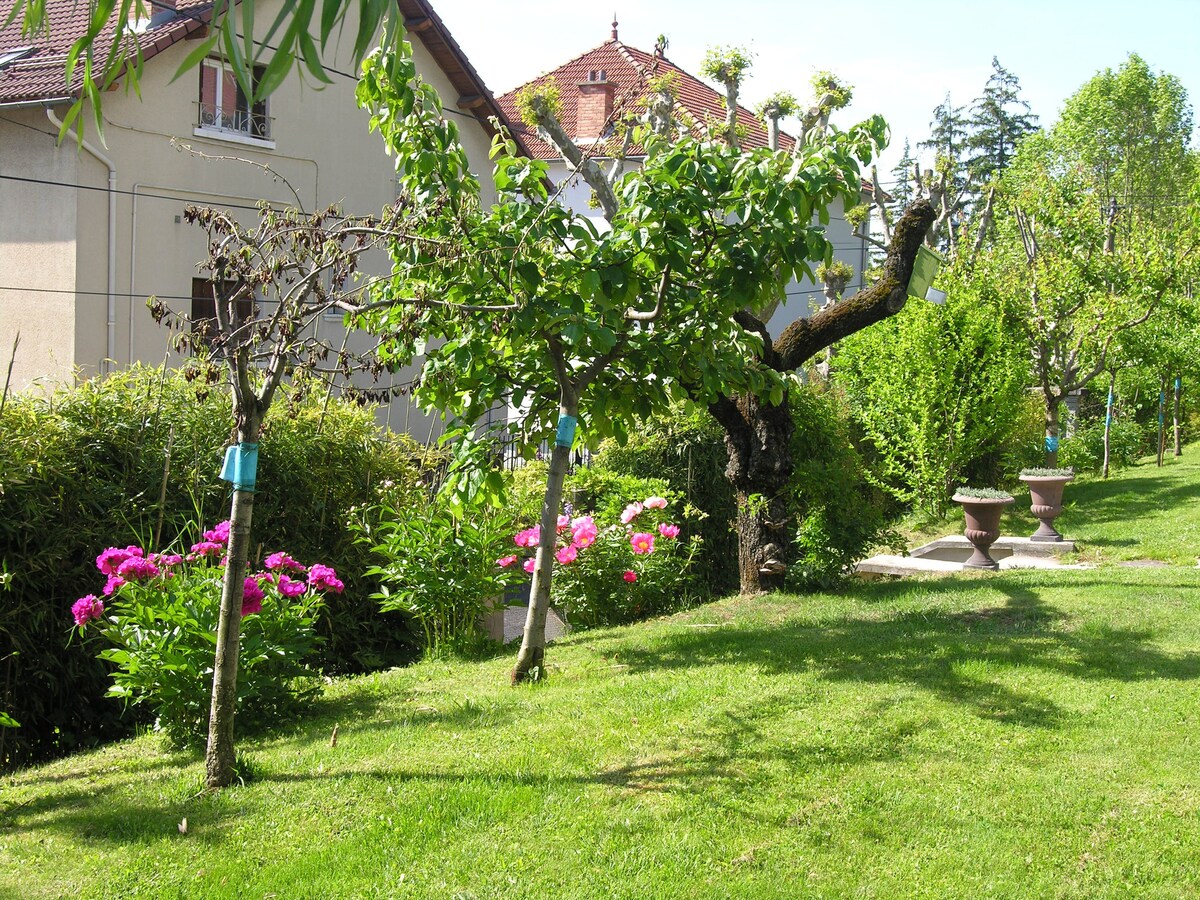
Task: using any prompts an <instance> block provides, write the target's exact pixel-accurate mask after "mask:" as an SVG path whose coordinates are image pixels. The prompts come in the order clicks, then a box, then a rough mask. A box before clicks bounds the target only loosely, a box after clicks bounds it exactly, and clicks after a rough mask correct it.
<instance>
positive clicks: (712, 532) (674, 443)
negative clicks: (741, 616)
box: [588, 408, 738, 595]
mask: <svg viewBox="0 0 1200 900" xmlns="http://www.w3.org/2000/svg"><path fill="white" fill-rule="evenodd" d="M727 461H728V454H727V452H726V450H725V435H724V432H723V431H722V430H721V426H720V425H718V424H717V423H716V421H715V420H714V419H713V417H712V416H710V415H709V414H708V412H707V411H706V410H691V411H689V410H686V409H684V408H680V409H679V410H678V411H677V412H676V413H675V414H673V415H670V416H662V417H660V418H657V419H654V420H653V421H650V422H646V423H645V424H644V425H642V426H641V427H640V428H639V429H638V430H637V431H636V432H635V433H633V434H631V435H630V436H629V441H628V443H626V444H625V446H623V447H622V446H619V445H618V444H617V443H616V442H615V441H605V442H604V443H603V444H602V445H601V446H600V450H599V452H598V453H597V454H596V455H595V456H594V457H593V461H592V465H591V467H590V469H589V470H588V471H589V472H590V473H592V476H591V477H601V473H613V474H623V475H631V476H634V477H637V478H643V479H659V482H658V483H659V484H662V485H663V487H661V488H655V487H654V486H653V483H647V485H646V487H645V488H643V489H641V490H645V491H646V492H647V493H658V494H662V495H664V496H666V495H667V492H668V491H669V492H671V494H673V495H674V496H676V497H678V498H679V499H680V500H681V501H682V502H683V503H684V504H686V505H687V506H690V507H691V508H693V509H695V510H696V511H697V513H698V514H697V515H694V516H685V517H683V521H682V522H680V526H681V528H682V529H683V531H682V535H683V539H684V540H685V541H690V540H691V539H692V538H699V548H698V550H697V552H696V558H695V560H694V562H693V564H692V572H693V574H694V575H695V578H696V581H697V583H698V585H699V586H700V588H701V589H702V590H704V591H706V592H711V593H712V594H713V595H721V594H727V593H729V592H731V591H736V590H737V589H738V565H737V558H738V557H737V547H738V544H737V532H736V531H735V529H734V521H735V519H736V517H737V502H736V500H735V499H734V494H733V488H732V487H731V486H730V484H729V480H728V479H727V478H726V477H725V464H726V462H727ZM641 490H639V489H637V488H634V487H633V486H627V487H625V488H622V489H620V490H614V491H613V492H612V496H613V501H612V502H613V504H614V505H615V506H619V507H623V506H624V504H625V503H626V502H628V501H627V500H626V499H625V498H628V497H636V496H638V495H639V494H640V493H641ZM598 511H599V510H598ZM618 511H619V508H618Z"/></svg>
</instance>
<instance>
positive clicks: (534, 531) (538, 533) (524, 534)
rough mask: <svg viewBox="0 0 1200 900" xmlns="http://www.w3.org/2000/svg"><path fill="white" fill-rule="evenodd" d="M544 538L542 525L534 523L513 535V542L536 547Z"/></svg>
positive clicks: (519, 545) (520, 545)
mask: <svg viewBox="0 0 1200 900" xmlns="http://www.w3.org/2000/svg"><path fill="white" fill-rule="evenodd" d="M541 539H542V526H540V525H534V526H533V527H532V528H526V529H525V530H524V531H518V532H517V533H516V534H515V535H513V543H514V544H516V545H517V546H518V547H536V546H537V545H538V541H540V540H541Z"/></svg>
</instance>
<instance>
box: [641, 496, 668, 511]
mask: <svg viewBox="0 0 1200 900" xmlns="http://www.w3.org/2000/svg"><path fill="white" fill-rule="evenodd" d="M645 506H646V509H666V508H667V498H666V497H647V498H646V503H645Z"/></svg>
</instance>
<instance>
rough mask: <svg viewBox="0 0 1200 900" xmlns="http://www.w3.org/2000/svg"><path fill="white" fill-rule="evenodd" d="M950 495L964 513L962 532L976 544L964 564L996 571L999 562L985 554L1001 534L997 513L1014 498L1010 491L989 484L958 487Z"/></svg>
mask: <svg viewBox="0 0 1200 900" xmlns="http://www.w3.org/2000/svg"><path fill="white" fill-rule="evenodd" d="M952 499H953V500H954V502H955V503H960V504H962V508H963V514H964V516H965V517H966V528H965V529H964V531H963V533H964V534H965V535H966V538H967V540H968V541H970V542H971V546H973V547H974V548H975V552H974V553H972V554H971V557H970V559H968V560H967V561H966V562H965V563H963V568H964V569H988V570H991V571H993V572H994V571H996V570H997V569H999V568H1000V564H999V563H998V562H996V561H995V560H994V559H992V557H991V556H990V555H989V554H988V548H989V547H991V546H992V544H994V543H995V542H996V538H998V537H1000V514H1001V513H1002V512H1004V508H1005V507H1006V506H1008V505H1009V504H1010V503H1012V502H1013V498H1012V495H1011V494H1007V493H1005V492H1004V491H997V490H993V489H991V488H959V489H958V492H957V493H956V494H955V495H954V497H953V498H952Z"/></svg>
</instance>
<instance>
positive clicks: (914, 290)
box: [908, 246, 943, 300]
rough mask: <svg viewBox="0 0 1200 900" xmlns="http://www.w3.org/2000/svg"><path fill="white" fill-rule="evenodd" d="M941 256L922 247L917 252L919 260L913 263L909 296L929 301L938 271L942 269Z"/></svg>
mask: <svg viewBox="0 0 1200 900" xmlns="http://www.w3.org/2000/svg"><path fill="white" fill-rule="evenodd" d="M942 262H943V260H942V257H941V254H939V253H936V252H934V251H933V250H930V249H929V248H928V247H925V246H922V247H920V248H919V249H918V250H917V259H916V261H915V262H914V263H913V273H912V278H910V279H909V280H908V296H910V297H916V298H917V299H918V300H925V299H927V296H926V295H927V294H928V293H929V289H930V288H931V287H933V280H934V279H935V278H937V273H938V269H940V268H941V267H942Z"/></svg>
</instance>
